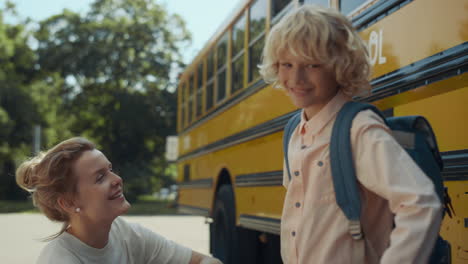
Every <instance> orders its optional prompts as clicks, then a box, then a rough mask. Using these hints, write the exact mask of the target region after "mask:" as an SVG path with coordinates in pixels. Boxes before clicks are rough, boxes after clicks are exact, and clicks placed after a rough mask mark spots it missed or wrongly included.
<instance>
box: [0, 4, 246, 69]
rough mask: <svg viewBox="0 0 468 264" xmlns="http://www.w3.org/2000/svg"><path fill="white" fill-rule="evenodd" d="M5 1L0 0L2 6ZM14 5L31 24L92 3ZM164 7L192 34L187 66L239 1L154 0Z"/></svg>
mask: <svg viewBox="0 0 468 264" xmlns="http://www.w3.org/2000/svg"><path fill="white" fill-rule="evenodd" d="M5 1H6V0H0V6H1V7H3V6H4V3H5ZM10 1H11V2H14V3H15V4H16V9H17V11H18V13H19V15H20V16H21V17H30V18H32V19H33V20H35V21H38V20H42V19H44V18H47V17H49V16H51V15H54V14H58V13H60V12H61V11H62V10H63V9H64V8H68V9H70V10H72V11H74V12H80V13H81V12H83V13H84V12H86V11H87V10H88V9H89V5H90V4H91V3H92V2H93V0H10ZM154 1H157V2H158V3H161V4H164V5H166V6H167V9H168V11H169V13H177V14H179V15H181V16H182V17H183V18H184V19H185V21H186V23H187V28H188V30H189V31H190V32H191V33H192V45H191V47H190V48H187V49H185V50H184V51H183V55H184V60H185V62H186V63H189V62H190V61H191V60H192V59H193V58H194V57H195V55H196V53H197V52H198V51H199V50H201V49H202V48H203V46H204V45H205V43H206V42H207V41H208V40H209V38H210V37H211V36H212V35H213V34H214V33H215V32H216V30H217V29H218V27H219V26H220V25H221V23H223V21H224V20H225V19H226V18H227V17H228V16H229V15H230V14H231V12H232V11H233V9H234V8H236V7H237V6H238V5H239V3H240V2H243V0H154Z"/></svg>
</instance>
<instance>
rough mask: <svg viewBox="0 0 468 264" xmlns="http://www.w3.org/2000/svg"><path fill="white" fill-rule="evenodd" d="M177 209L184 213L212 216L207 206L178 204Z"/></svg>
mask: <svg viewBox="0 0 468 264" xmlns="http://www.w3.org/2000/svg"><path fill="white" fill-rule="evenodd" d="M177 210H178V211H179V212H180V213H183V214H190V215H201V216H206V217H209V216H210V210H209V209H207V208H201V207H196V206H190V205H182V204H178V205H177Z"/></svg>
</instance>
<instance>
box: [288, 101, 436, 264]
mask: <svg viewBox="0 0 468 264" xmlns="http://www.w3.org/2000/svg"><path fill="white" fill-rule="evenodd" d="M349 100H350V98H348V97H347V96H345V95H344V94H342V93H338V94H337V95H336V96H335V97H334V98H333V99H332V100H331V101H330V102H329V103H328V104H327V105H326V106H325V107H324V108H323V109H322V110H321V111H320V112H319V113H317V114H316V115H315V116H313V117H312V118H311V119H310V120H309V121H306V120H305V116H304V112H303V113H302V120H301V123H300V124H299V126H298V127H297V128H296V130H295V131H294V133H293V135H292V137H291V140H290V143H289V150H288V151H289V165H290V170H291V177H292V180H291V181H289V180H288V176H287V172H286V168H285V171H284V177H283V185H284V186H285V187H286V188H287V192H286V197H285V201H284V207H283V215H282V219H281V255H282V258H283V262H284V263H285V264H292V263H301V264H310V263H340V264H341V263H352V261H351V256H352V254H353V251H355V250H357V246H356V242H355V241H354V240H353V239H352V237H351V235H350V234H349V231H348V223H349V222H348V220H347V218H346V217H345V215H344V214H343V212H342V211H341V209H340V208H339V207H338V205H337V204H336V200H335V191H334V188H333V182H332V178H331V168H330V157H329V144H330V137H331V131H332V127H333V124H334V121H335V118H336V114H337V113H338V111H339V109H341V107H342V106H343V105H344V104H345V102H347V101H349ZM351 143H352V146H353V157H354V160H355V167H356V174H357V177H358V181H359V187H360V191H361V203H362V211H361V212H362V213H361V224H362V227H363V233H364V237H365V248H366V249H365V262H366V263H426V262H427V260H428V257H429V255H430V253H431V250H432V247H433V245H434V242H435V239H436V237H437V233H438V231H439V225H440V219H441V212H442V210H441V204H440V201H439V199H438V197H437V194H436V193H435V191H434V186H433V184H432V182H431V180H430V179H429V178H427V176H426V175H424V173H423V172H422V170H421V169H420V168H419V167H418V166H417V165H416V164H415V163H414V162H413V161H412V159H411V157H410V156H409V155H408V154H407V153H406V152H405V151H404V149H403V148H401V147H400V145H399V144H398V143H397V142H396V141H395V140H394V138H393V137H392V135H391V131H390V130H389V129H388V128H387V127H386V126H385V125H384V124H383V121H382V120H381V119H380V118H379V117H378V116H377V115H376V114H375V113H373V112H372V111H370V110H366V111H363V112H361V113H359V114H358V115H357V116H356V118H355V119H354V121H353V125H352V129H351ZM394 224H395V227H394Z"/></svg>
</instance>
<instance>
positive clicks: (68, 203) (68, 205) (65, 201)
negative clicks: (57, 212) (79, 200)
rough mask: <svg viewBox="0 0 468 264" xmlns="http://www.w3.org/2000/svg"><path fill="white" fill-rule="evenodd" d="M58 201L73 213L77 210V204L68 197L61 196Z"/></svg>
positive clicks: (63, 207)
mask: <svg viewBox="0 0 468 264" xmlns="http://www.w3.org/2000/svg"><path fill="white" fill-rule="evenodd" d="M57 203H58V205H59V206H60V208H62V210H64V211H65V212H67V213H69V214H71V213H73V212H74V211H75V205H74V204H73V203H72V202H71V201H70V200H69V199H67V198H65V197H63V196H60V197H59V198H58V199H57Z"/></svg>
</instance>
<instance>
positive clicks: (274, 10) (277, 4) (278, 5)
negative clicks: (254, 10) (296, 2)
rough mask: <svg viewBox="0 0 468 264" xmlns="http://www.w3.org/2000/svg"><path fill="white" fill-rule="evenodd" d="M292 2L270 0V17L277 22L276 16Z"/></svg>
mask: <svg viewBox="0 0 468 264" xmlns="http://www.w3.org/2000/svg"><path fill="white" fill-rule="evenodd" d="M291 2H292V0H271V17H272V18H274V19H275V21H278V19H279V17H280V16H278V17H277V15H278V14H279V13H280V12H281V11H282V10H283V9H284V8H285V7H286V6H287V5H288V4H289V3H291Z"/></svg>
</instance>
